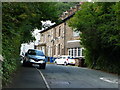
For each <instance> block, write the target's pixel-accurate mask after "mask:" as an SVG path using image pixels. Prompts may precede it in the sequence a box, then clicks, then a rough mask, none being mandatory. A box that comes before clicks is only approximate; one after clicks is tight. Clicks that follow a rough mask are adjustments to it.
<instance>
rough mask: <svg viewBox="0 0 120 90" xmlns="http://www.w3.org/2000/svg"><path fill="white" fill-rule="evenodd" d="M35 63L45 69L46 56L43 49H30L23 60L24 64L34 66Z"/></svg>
mask: <svg viewBox="0 0 120 90" xmlns="http://www.w3.org/2000/svg"><path fill="white" fill-rule="evenodd" d="M33 64H37V65H39V68H42V69H45V67H46V57H45V55H44V53H43V52H42V51H40V50H36V49H29V50H28V51H27V53H26V54H25V57H24V60H23V66H27V65H29V66H32V65H33Z"/></svg>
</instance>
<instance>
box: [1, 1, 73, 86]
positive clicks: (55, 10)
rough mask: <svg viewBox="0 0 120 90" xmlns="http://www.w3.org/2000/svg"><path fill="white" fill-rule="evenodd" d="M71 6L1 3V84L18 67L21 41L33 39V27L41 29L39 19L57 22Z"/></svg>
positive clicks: (8, 80)
mask: <svg viewBox="0 0 120 90" xmlns="http://www.w3.org/2000/svg"><path fill="white" fill-rule="evenodd" d="M62 4H64V5H62ZM68 4H69V5H68ZM61 5H62V6H61ZM63 6H64V7H63ZM71 6H73V4H72V3H55V2H53V3H52V2H39V3H38V2H34V3H32V2H31V3H28V2H26V3H25V2H19V3H18V2H3V3H2V49H3V50H2V55H3V57H4V62H3V64H2V67H3V78H2V79H3V86H5V85H6V84H7V83H8V82H10V77H11V75H12V74H13V72H14V71H16V70H17V68H18V67H19V53H20V46H21V43H27V42H30V41H33V40H35V38H34V37H33V36H32V33H31V32H32V31H33V30H34V29H35V28H38V29H41V27H42V23H41V21H46V20H51V21H52V22H56V23H57V22H59V20H58V18H59V16H60V14H61V13H62V12H63V11H65V10H67V9H69V8H70V7H71ZM63 8H64V9H63Z"/></svg>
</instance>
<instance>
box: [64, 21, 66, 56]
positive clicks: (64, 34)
mask: <svg viewBox="0 0 120 90" xmlns="http://www.w3.org/2000/svg"><path fill="white" fill-rule="evenodd" d="M65 50H66V22H64V55H65Z"/></svg>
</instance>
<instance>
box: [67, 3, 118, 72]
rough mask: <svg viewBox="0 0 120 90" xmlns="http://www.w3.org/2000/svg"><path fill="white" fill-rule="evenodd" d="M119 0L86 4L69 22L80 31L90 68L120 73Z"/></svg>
mask: <svg viewBox="0 0 120 90" xmlns="http://www.w3.org/2000/svg"><path fill="white" fill-rule="evenodd" d="M119 6H120V3H118V2H111V3H110V2H101V3H98V2H95V3H90V2H89V3H88V2H86V3H84V4H83V5H82V6H81V10H80V11H78V12H77V13H76V15H75V16H74V17H73V18H72V19H71V20H70V21H69V25H70V26H72V27H73V28H76V31H81V32H82V33H81V34H80V37H81V44H82V45H83V47H84V48H85V59H86V61H85V62H86V63H87V65H88V66H89V67H91V68H95V69H101V70H105V71H108V72H114V73H120V69H119V68H120V26H119V22H118V20H119V19H118V18H119V15H120V9H119Z"/></svg>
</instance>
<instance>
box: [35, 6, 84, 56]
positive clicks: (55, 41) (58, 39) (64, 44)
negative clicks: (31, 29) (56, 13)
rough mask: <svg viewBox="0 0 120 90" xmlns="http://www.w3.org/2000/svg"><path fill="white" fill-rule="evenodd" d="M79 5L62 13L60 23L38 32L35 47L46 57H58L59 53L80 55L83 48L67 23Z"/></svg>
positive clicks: (77, 36)
mask: <svg viewBox="0 0 120 90" xmlns="http://www.w3.org/2000/svg"><path fill="white" fill-rule="evenodd" d="M79 6H80V5H77V6H76V9H75V8H72V9H70V10H68V11H71V12H69V13H67V14H64V15H66V16H64V15H62V16H63V17H62V22H61V23H59V24H56V25H53V26H51V27H50V28H48V29H46V30H43V31H41V32H40V43H39V45H38V46H37V49H40V50H42V51H43V52H44V53H45V54H46V56H48V57H59V56H61V55H70V56H73V57H79V56H82V50H83V48H81V46H80V37H79V34H78V35H74V34H75V33H76V32H74V30H72V28H71V27H69V26H68V23H67V21H68V20H69V19H70V18H71V17H72V16H73V14H74V13H75V12H76V10H79V8H78V7H79ZM68 11H67V12H68ZM76 34H77V33H76ZM80 53H81V54H80Z"/></svg>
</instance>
